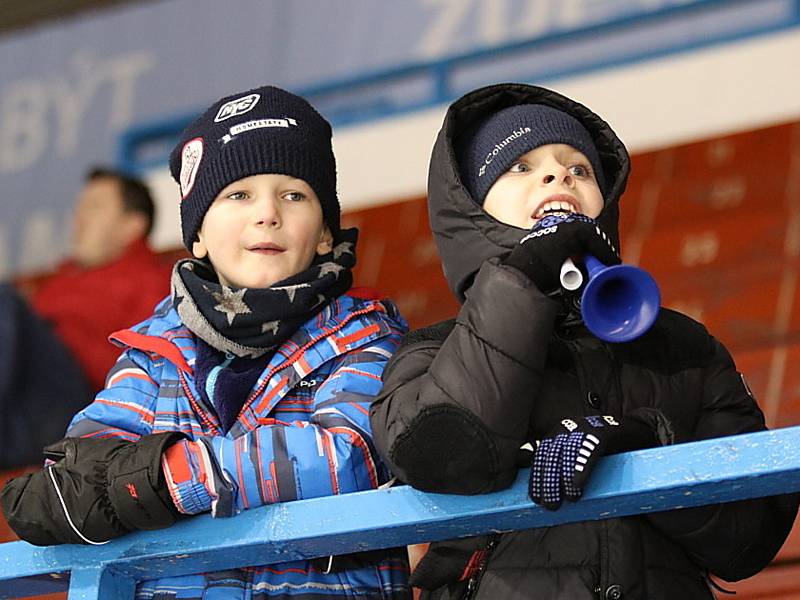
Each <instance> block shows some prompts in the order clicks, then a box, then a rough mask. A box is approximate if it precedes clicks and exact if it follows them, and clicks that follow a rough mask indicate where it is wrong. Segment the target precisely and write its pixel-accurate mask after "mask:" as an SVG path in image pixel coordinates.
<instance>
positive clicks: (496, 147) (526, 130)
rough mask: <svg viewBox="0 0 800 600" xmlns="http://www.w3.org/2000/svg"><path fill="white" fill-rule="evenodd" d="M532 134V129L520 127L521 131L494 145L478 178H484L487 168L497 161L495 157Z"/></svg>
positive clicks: (479, 171)
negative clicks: (510, 145)
mask: <svg viewBox="0 0 800 600" xmlns="http://www.w3.org/2000/svg"><path fill="white" fill-rule="evenodd" d="M530 132H531V128H530V127H520V128H519V129H515V130H514V131H512V132H511V134H510V135H509V136H507V137H506V138H505V139H502V140H500V141H499V142H498V143H496V144H495V145H494V148H492V151H491V152H489V154H487V155H486V159H485V160H484V161H483V165H482V166H481V168H480V169H479V170H478V177H483V175H484V173H486V167H488V166H489V165H490V164H491V162H492V161H493V160H494V159H495V157H496V156H497V155H498V154H499V153H500V151H502V150H503V149H504V148H505V147H506V146H508V145H509V144H510V143H511V142H513V141H514V140H516V139H517V138H521V137H523V136H524V135H526V134H528V133H530Z"/></svg>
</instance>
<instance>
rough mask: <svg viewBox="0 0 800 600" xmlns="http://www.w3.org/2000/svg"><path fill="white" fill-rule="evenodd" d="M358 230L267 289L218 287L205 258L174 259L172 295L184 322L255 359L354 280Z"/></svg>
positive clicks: (350, 231)
mask: <svg viewBox="0 0 800 600" xmlns="http://www.w3.org/2000/svg"><path fill="white" fill-rule="evenodd" d="M357 238H358V230H357V229H355V228H353V229H343V230H341V231H340V234H339V236H338V237H337V244H336V246H335V247H334V249H333V251H332V252H330V253H328V254H326V255H324V256H318V257H317V258H316V259H315V260H314V262H313V263H312V264H311V266H310V267H309V268H308V269H306V270H305V271H302V272H300V273H297V274H296V275H293V276H291V277H288V278H286V279H284V280H282V281H279V282H277V283H275V284H273V285H272V286H270V287H268V288H235V287H228V286H226V285H221V284H220V283H219V280H218V279H217V275H216V273H215V272H214V269H213V268H212V267H211V265H210V264H208V263H207V262H205V261H201V260H197V259H194V258H188V259H183V260H179V261H178V262H177V263H175V267H174V268H173V271H172V298H173V302H174V303H175V306H176V308H177V310H178V314H179V315H180V317H181V320H182V321H183V323H184V325H186V327H188V328H189V330H190V331H191V332H192V333H194V334H195V335H196V336H197V337H199V338H200V339H202V340H203V341H204V342H206V343H207V344H209V345H210V346H212V347H213V348H216V349H217V350H220V351H222V352H226V353H230V354H233V355H234V356H238V357H242V358H256V357H258V356H262V355H264V354H266V353H268V352H272V351H274V350H275V349H276V348H277V347H278V345H280V344H281V342H283V341H285V340H287V339H288V338H289V337H291V336H292V334H294V332H295V331H297V329H298V328H299V327H300V326H301V325H302V324H303V323H305V322H307V321H308V320H309V319H311V318H312V317H313V316H314V315H316V314H317V313H319V312H320V311H321V310H322V309H323V308H324V307H325V306H326V305H327V304H328V303H329V302H330V301H331V300H332V299H334V298H336V297H337V296H340V295H342V294H343V293H345V292H346V291H347V290H348V289H350V286H351V285H352V283H353V274H352V268H353V266H354V265H355V263H356V256H355V245H356V240H357Z"/></svg>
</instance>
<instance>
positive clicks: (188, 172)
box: [180, 137, 203, 200]
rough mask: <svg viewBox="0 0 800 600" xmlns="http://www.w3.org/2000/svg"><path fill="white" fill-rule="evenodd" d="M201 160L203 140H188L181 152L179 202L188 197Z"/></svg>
mask: <svg viewBox="0 0 800 600" xmlns="http://www.w3.org/2000/svg"><path fill="white" fill-rule="evenodd" d="M202 158H203V138H199V137H198V138H194V139H193V140H189V141H188V142H186V143H185V144H184V146H183V151H182V152H181V177H180V179H181V200H183V199H184V198H186V196H188V195H189V192H191V191H192V186H194V180H195V177H196V176H197V170H198V169H199V168H200V160H201V159H202Z"/></svg>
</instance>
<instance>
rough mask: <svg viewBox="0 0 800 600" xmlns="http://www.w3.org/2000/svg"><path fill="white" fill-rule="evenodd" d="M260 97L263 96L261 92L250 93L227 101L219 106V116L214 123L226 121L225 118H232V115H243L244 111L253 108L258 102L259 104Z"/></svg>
mask: <svg viewBox="0 0 800 600" xmlns="http://www.w3.org/2000/svg"><path fill="white" fill-rule="evenodd" d="M260 98H261V95H260V94H248V95H247V96H242V97H241V98H237V99H236V100H231V101H230V102H226V103H225V104H223V105H222V106H220V107H219V111H217V116H216V117H214V123H219V122H220V121H224V120H225V119H230V118H231V117H236V116H238V115H243V114H244V113H246V112H249V111H251V110H253V109H254V108H255V106H256V104H258V101H259V99H260Z"/></svg>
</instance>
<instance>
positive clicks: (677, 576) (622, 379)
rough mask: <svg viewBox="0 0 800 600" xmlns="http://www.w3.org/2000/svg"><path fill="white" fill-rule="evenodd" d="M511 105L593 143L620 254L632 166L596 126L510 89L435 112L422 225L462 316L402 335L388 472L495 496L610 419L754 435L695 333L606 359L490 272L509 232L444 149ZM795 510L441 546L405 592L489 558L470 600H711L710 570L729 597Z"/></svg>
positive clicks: (694, 327) (449, 580)
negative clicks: (531, 460) (575, 436)
mask: <svg viewBox="0 0 800 600" xmlns="http://www.w3.org/2000/svg"><path fill="white" fill-rule="evenodd" d="M520 103H544V104H550V105H553V106H556V107H558V108H560V109H561V110H564V111H566V112H569V113H571V114H573V115H574V116H576V117H577V118H578V119H580V120H581V121H582V122H583V124H584V125H585V126H586V127H587V129H588V130H589V131H590V132H591V134H592V136H593V138H594V139H595V143H596V145H597V146H598V149H599V152H600V155H601V160H602V162H603V169H604V172H605V173H606V177H607V179H608V180H610V181H613V184H611V185H610V191H609V193H608V195H607V198H606V206H605V208H604V209H603V212H602V214H601V215H600V217H599V219H598V220H599V221H601V222H602V224H603V226H604V227H605V229H606V231H608V232H610V233H611V234H612V235H613V237H614V238H615V239H616V240H617V241H618V233H617V221H618V210H617V202H618V200H619V197H620V195H621V194H622V192H623V190H624V188H625V183H626V179H627V175H628V165H629V159H628V154H627V152H626V150H625V148H624V146H623V145H622V143H621V142H620V141H619V139H618V138H617V136H616V135H615V134H614V132H613V131H612V130H611V128H610V127H609V126H608V125H607V124H606V123H605V122H604V121H602V120H601V119H600V118H599V117H598V116H597V115H595V114H594V113H592V112H591V111H590V110H588V109H587V108H586V107H584V106H582V105H579V104H577V103H575V102H573V101H571V100H569V99H567V98H565V97H563V96H560V95H559V94H556V93H554V92H551V91H549V90H544V89H542V88H537V87H533V86H526V85H518V84H506V85H500V86H491V87H488V88H483V89H480V90H477V91H475V92H472V93H470V94H468V95H466V96H465V97H463V98H462V99H461V100H459V101H457V102H456V103H454V104H453V105H452V106H451V107H450V109H449V111H448V113H447V116H446V117H445V122H444V126H443V128H442V130H441V132H440V134H439V138H438V140H437V142H436V145H435V147H434V151H433V157H432V160H431V171H430V180H429V209H430V220H431V227H432V229H433V232H434V235H435V237H436V241H437V244H438V247H439V251H440V254H441V256H442V260H443V263H444V270H445V274H446V276H447V279H448V281H449V283H450V286H451V288H452V289H453V291H454V292H455V294H456V295H457V296H458V297H459V299H460V300H461V301H462V303H463V306H462V308H461V311H460V312H459V314H458V317H457V318H456V319H455V320H454V321H448V322H445V323H440V324H438V325H435V326H433V327H430V328H427V329H424V330H419V331H416V332H413V333H411V334H409V336H408V337H407V338H406V340H405V342H404V344H403V346H402V347H401V349H400V350H399V351H398V352H397V354H395V356H394V358H393V359H392V360H391V362H390V364H389V366H388V367H387V369H386V370H385V372H384V374H383V378H384V389H383V391H382V393H381V395H380V396H379V398H378V399H377V401H376V402H375V404H374V405H373V407H372V413H371V418H372V427H373V430H374V435H375V441H376V443H377V445H378V448H379V450H380V451H381V452H382V453H383V455H384V456H385V457H386V458H387V459H388V461H389V463H390V464H391V465H392V467H393V468H394V471H395V473H396V474H397V475H398V476H399V477H400V478H401V479H402V480H404V481H406V482H408V483H410V484H411V485H413V486H415V487H418V488H420V489H423V490H430V491H437V492H452V493H462V494H477V493H483V492H489V491H492V490H497V489H501V488H503V487H506V486H508V485H509V484H510V483H511V482H512V480H513V478H514V476H515V474H516V466H515V456H516V454H517V450H518V448H519V447H520V446H521V445H522V444H523V443H524V442H526V441H532V440H535V439H541V438H542V437H544V436H545V435H546V434H547V433H548V432H549V431H550V430H552V428H553V426H554V425H555V424H556V423H557V422H558V421H560V420H561V419H563V418H565V417H576V416H581V415H592V414H611V415H615V416H617V417H623V416H624V415H625V414H626V413H627V412H629V411H631V410H632V409H635V408H638V407H651V408H654V409H656V410H657V411H658V412H659V413H660V415H661V417H662V423H663V424H664V425H666V426H665V427H664V428H662V429H661V437H662V442H663V443H680V442H686V441H691V440H701V439H706V438H713V437H718V436H724V435H731V434H737V433H743V432H750V431H758V430H762V429H764V428H765V425H764V418H763V415H762V413H761V411H760V410H759V408H758V406H757V405H756V402H755V400H754V399H753V398H752V396H751V395H750V394H749V392H748V389H747V387H746V386H745V385H744V383H743V380H742V377H741V376H740V374H739V373H738V372H737V371H736V367H735V366H734V363H733V361H732V359H731V357H730V355H729V354H728V352H727V351H726V350H725V348H724V347H723V346H722V345H721V344H720V343H719V342H718V341H717V340H715V339H714V338H713V337H711V336H710V335H709V334H708V332H707V331H706V329H705V328H704V327H703V326H702V325H700V324H699V323H696V322H695V321H692V320H691V319H689V318H688V317H685V316H683V315H681V314H678V313H675V312H672V311H669V310H665V309H662V310H661V313H660V315H659V318H658V320H657V322H656V324H655V325H654V326H653V328H652V329H651V330H650V331H649V332H648V333H647V334H645V335H644V336H642V337H641V338H639V339H638V340H635V341H633V342H630V343H625V344H607V343H603V342H600V341H599V340H597V339H596V338H595V337H593V336H591V335H590V334H589V333H588V332H587V331H586V330H585V328H584V327H583V325H582V323H580V321H579V320H575V319H574V318H573V319H570V318H564V315H565V314H568V313H569V310H566V309H564V308H563V306H564V305H565V303H564V302H559V301H556V300H554V299H552V298H549V297H546V296H544V295H543V294H542V293H540V291H539V290H538V289H537V288H536V287H535V286H534V284H533V283H532V282H531V281H530V280H528V279H527V278H526V277H525V276H524V275H522V274H521V273H520V272H518V271H516V270H515V269H513V268H510V267H506V266H503V265H502V264H501V263H500V260H499V258H501V257H502V256H504V255H505V254H507V253H508V251H509V249H510V248H512V247H513V246H514V245H515V244H516V243H517V241H518V240H519V239H520V238H521V237H522V235H524V232H523V231H522V230H520V229H517V228H515V227H511V226H508V225H504V224H502V223H499V222H498V221H496V220H495V219H493V218H492V217H491V216H489V215H488V214H487V213H485V212H484V211H483V210H482V209H481V208H480V207H479V206H478V205H477V204H476V203H475V202H473V201H472V199H471V198H470V197H469V196H468V194H467V192H466V190H465V189H464V187H463V186H462V184H461V181H460V177H459V174H458V168H457V165H456V160H455V154H454V151H453V140H454V136H455V135H456V134H457V132H459V131H463V130H464V129H465V128H466V127H467V126H468V125H469V124H470V123H471V122H473V121H474V120H475V119H476V118H478V117H480V116H481V115H483V114H486V113H487V112H491V111H496V110H498V109H499V108H502V107H505V106H509V105H512V104H520ZM796 512H797V499H796V497H795V496H781V497H774V498H763V499H756V500H748V501H742V502H736V503H730V504H724V505H717V506H711V507H700V508H695V509H687V510H682V511H673V512H668V513H659V514H653V515H648V516H640V517H628V518H622V519H610V520H605V521H593V522H584V523H576V524H569V525H563V526H558V527H552V528H543V529H535V530H527V531H518V532H513V533H507V534H504V535H502V536H499V537H494V538H491V539H490V538H485V539H483V538H478V539H471V540H460V541H455V542H444V543H440V544H434V545H432V547H431V550H430V551H429V552H428V555H427V556H426V557H425V558H424V559H423V561H422V562H421V563H420V565H419V567H418V568H417V571H416V572H415V577H414V580H415V582H416V585H419V586H421V587H424V588H427V589H428V590H430V591H429V592H427V593H426V594H427V597H429V598H442V599H444V598H461V597H462V596H463V594H464V593H465V589H466V586H467V581H464V580H462V581H460V578H461V576H462V574H463V573H464V571H465V568H466V566H467V564H466V563H467V562H468V561H469V559H470V557H472V556H473V551H475V550H480V549H481V548H482V547H483V546H484V545H485V544H486V543H487V542H489V545H490V546H491V551H490V553H489V558H488V560H487V562H486V565H485V570H484V572H483V575H482V578H481V579H480V582H479V584H478V588H477V592H475V593H474V595H473V596H472V597H475V598H483V599H497V598H503V599H507V598H537V599H540V600H547V599H555V598H558V599H568V600H581V599H584V598H585V599H587V600H588V599H595V600H596V599H597V598H608V599H616V598H625V599H630V600H660V599H664V600H666V599H670V600H674V599H675V598H681V599H682V600H694V599H698V600H699V599H708V598H711V597H712V593H711V591H709V587H708V584H707V581H706V573H707V572H709V571H710V572H711V573H714V574H716V575H718V576H720V577H722V578H723V579H726V580H729V581H733V580H738V579H742V578H745V577H748V576H750V575H753V574H754V573H756V572H757V571H759V570H760V569H762V568H763V567H764V566H765V565H766V564H767V563H768V562H769V561H770V560H771V559H772V557H773V556H774V555H775V553H776V552H777V550H778V549H779V548H780V546H781V544H782V543H783V541H784V539H785V538H786V536H787V535H788V532H789V530H790V528H791V526H792V522H793V520H794V516H795V514H796Z"/></svg>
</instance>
